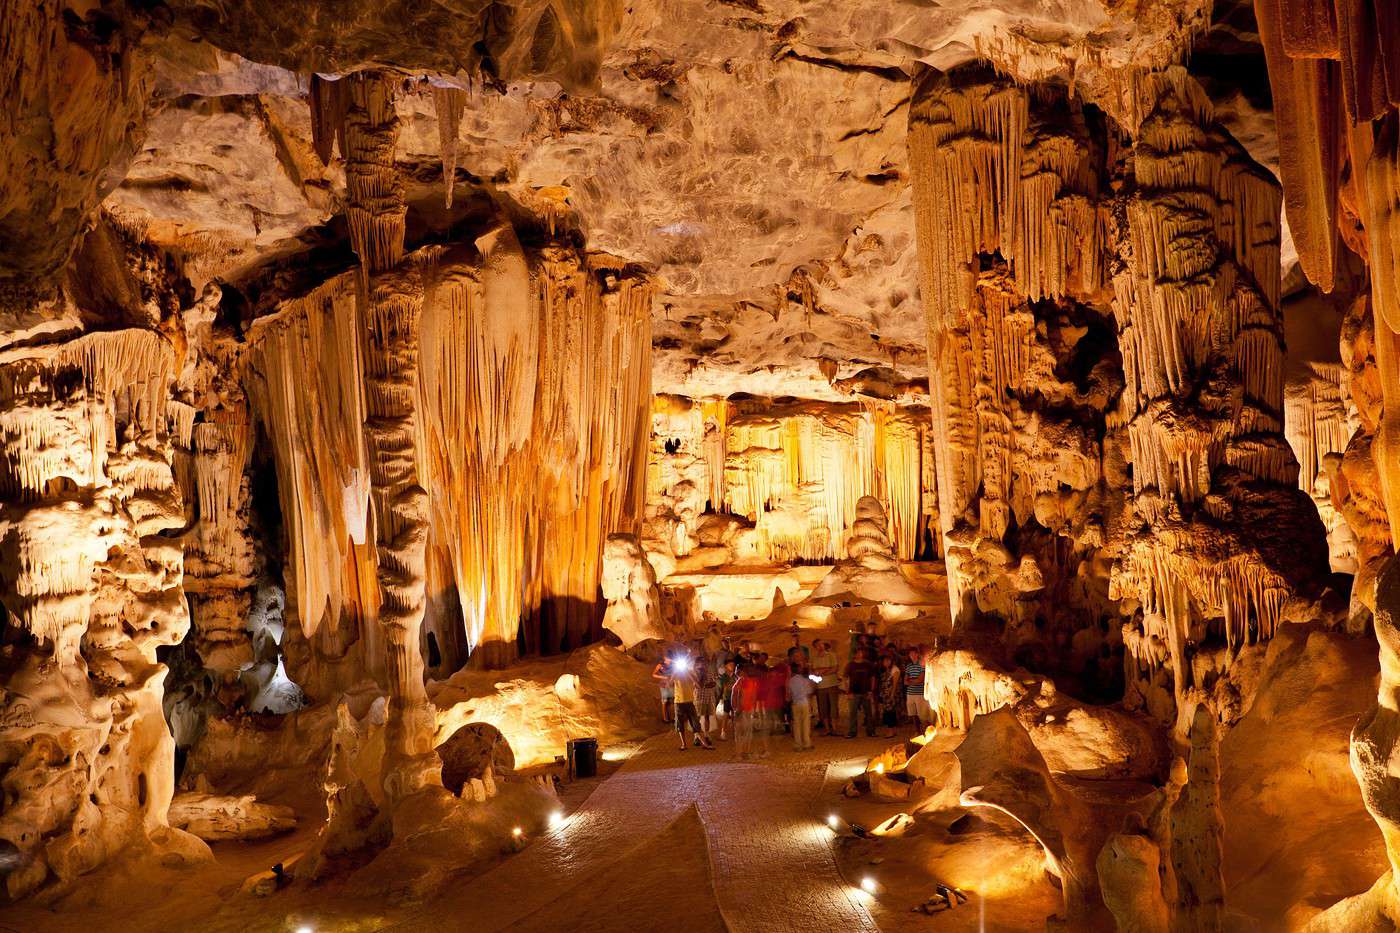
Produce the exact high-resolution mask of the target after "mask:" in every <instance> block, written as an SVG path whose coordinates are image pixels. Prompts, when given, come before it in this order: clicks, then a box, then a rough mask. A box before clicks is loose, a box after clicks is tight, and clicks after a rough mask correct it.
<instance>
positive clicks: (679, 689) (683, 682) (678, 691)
mask: <svg viewBox="0 0 1400 933" xmlns="http://www.w3.org/2000/svg"><path fill="white" fill-rule="evenodd" d="M696 686H697V682H696V676H695V671H693V670H691V669H690V665H688V664H682V663H679V661H677V662H675V663H673V664H672V665H671V690H672V693H673V695H674V697H675V701H676V734H677V735H679V736H680V739H681V751H685V750H686V749H687V748H688V745H687V744H686V740H685V730H686V727H687V726H689V727H690V731H691V734H692V735H693V736H694V737H695V738H697V739H699V740H700V744H701V745H703V746H704V747H705V748H714V747H715V746H714V743H712V742H711V741H710V737H709V736H708V735H704V734H703V733H702V732H701V729H700V715H699V714H698V713H697V712H696V710H695V694H696Z"/></svg>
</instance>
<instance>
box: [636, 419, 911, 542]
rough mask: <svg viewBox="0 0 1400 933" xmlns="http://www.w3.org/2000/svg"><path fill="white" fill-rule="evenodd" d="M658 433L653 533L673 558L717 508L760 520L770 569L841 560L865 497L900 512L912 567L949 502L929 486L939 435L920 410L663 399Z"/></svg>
mask: <svg viewBox="0 0 1400 933" xmlns="http://www.w3.org/2000/svg"><path fill="white" fill-rule="evenodd" d="M652 426H653V432H654V433H653V441H652V449H651V460H650V466H649V468H648V469H649V473H648V478H649V483H648V487H647V496H648V505H647V525H648V529H649V530H648V537H649V538H650V539H651V540H653V541H654V542H655V543H656V545H658V546H660V547H663V548H665V549H668V550H669V552H670V555H671V556H674V557H677V558H681V557H686V556H688V555H689V554H691V553H692V551H694V550H695V548H696V547H697V546H698V533H699V528H700V524H701V521H702V520H703V519H704V517H705V515H706V513H707V511H708V512H709V513H714V514H729V515H734V516H739V517H741V518H743V519H745V520H746V521H748V522H750V523H752V526H753V535H752V536H751V537H752V543H751V546H752V547H754V548H756V549H757V550H758V552H759V554H758V556H759V557H760V558H761V559H763V560H765V561H767V562H770V563H784V562H788V561H828V560H832V559H835V558H838V557H841V556H842V555H843V554H844V553H845V548H846V540H847V538H848V537H849V535H850V533H851V531H852V529H853V528H854V526H855V523H856V521H857V520H858V517H859V516H858V505H857V504H858V502H859V501H860V499H861V497H863V496H871V497H873V498H875V499H876V500H878V501H879V502H880V503H881V505H882V507H883V508H884V509H885V511H886V513H887V514H888V516H889V519H890V523H891V525H890V528H889V530H888V533H889V535H890V537H891V538H892V541H893V544H894V548H895V552H896V553H897V554H898V556H899V558H900V559H902V560H911V559H913V558H914V557H915V556H916V554H918V553H919V552H920V550H921V548H923V547H924V545H923V542H924V539H925V533H926V531H927V529H928V526H929V518H930V515H931V514H933V513H935V512H936V510H937V502H936V497H935V496H934V495H933V494H932V490H931V489H926V488H925V485H926V484H925V476H926V471H928V470H929V467H930V464H927V463H926V462H925V454H926V448H927V446H928V433H929V432H928V427H927V422H926V419H925V416H924V414H923V412H922V411H920V410H919V409H917V408H910V407H900V406H897V405H895V404H893V403H890V402H887V401H884V400H881V399H868V400H865V401H862V402H859V403H846V404H841V403H821V402H782V401H778V402H774V401H772V400H767V399H753V398H731V399H727V400H725V399H708V400H701V401H689V400H686V399H682V398H679V397H674V396H661V397H658V399H657V401H656V403H655V407H654V411H653V425H652ZM930 485H931V484H930ZM748 556H749V555H747V554H739V553H735V554H731V555H730V556H729V558H728V560H730V561H733V560H735V559H736V558H747V557H748Z"/></svg>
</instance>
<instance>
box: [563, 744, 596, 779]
mask: <svg viewBox="0 0 1400 933" xmlns="http://www.w3.org/2000/svg"><path fill="white" fill-rule="evenodd" d="M568 750H569V777H570V778H573V779H574V780H577V779H579V778H591V777H596V776H597V775H598V740H597V739H592V738H589V739H569V746H568Z"/></svg>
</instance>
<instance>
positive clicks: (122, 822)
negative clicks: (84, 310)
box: [0, 329, 197, 897]
mask: <svg viewBox="0 0 1400 933" xmlns="http://www.w3.org/2000/svg"><path fill="white" fill-rule="evenodd" d="M176 359H177V357H176V351H175V349H174V348H173V347H172V346H171V344H170V342H169V341H168V340H167V339H165V338H164V337H163V336H162V335H160V334H158V333H156V332H155V331H152V330H140V329H125V330H116V331H109V332H106V333H94V334H90V335H86V336H83V337H79V338H77V339H75V340H71V341H68V342H67V343H64V344H61V345H44V346H40V347H35V348H30V349H25V350H19V351H12V352H11V353H9V354H8V356H7V358H6V359H5V360H4V361H3V364H0V382H3V386H4V397H5V405H4V413H3V415H0V438H2V439H3V442H4V448H3V457H0V473H3V475H0V488H3V490H4V495H5V498H6V505H5V508H4V511H3V515H0V566H3V568H4V571H5V572H4V573H3V575H0V576H2V577H3V579H4V586H3V589H0V601H3V602H4V605H5V609H6V610H7V612H8V614H9V623H8V625H7V627H8V628H10V629H11V631H12V632H13V634H14V639H13V641H11V638H10V637H8V636H7V639H6V641H7V643H8V644H7V647H6V649H5V656H4V658H5V660H4V671H5V672H4V692H3V703H0V707H3V709H2V710H0V721H3V722H4V723H5V728H4V730H3V732H0V761H3V762H4V763H5V766H6V767H5V779H4V781H5V788H6V795H7V801H6V806H5V811H4V814H3V816H0V838H3V839H5V840H7V841H8V842H10V843H12V844H13V845H14V846H15V847H16V848H17V849H18V851H19V856H20V864H19V866H18V867H17V868H16V869H15V870H13V871H11V872H10V873H9V874H8V876H7V878H6V885H7V888H8V891H9V894H10V896H12V897H15V896H20V895H23V894H26V893H28V892H30V891H32V890H34V889H35V888H37V887H39V886H40V885H42V884H44V883H46V882H48V881H56V882H58V883H60V884H63V883H68V882H71V881H73V879H75V878H76V877H77V876H78V875H80V874H82V873H83V872H86V871H89V870H90V869H92V868H94V867H95V866H96V865H98V864H99V863H101V862H103V861H105V860H107V859H109V858H112V857H114V856H116V855H118V854H123V853H125V854H129V855H135V854H139V853H140V852H141V851H143V850H145V849H147V848H149V844H150V842H156V843H159V844H167V845H168V844H173V843H177V842H178V840H177V839H176V838H175V835H176V834H174V833H173V831H172V830H170V829H169V828H168V827H167V824H166V808H167V807H168V806H169V804H170V799H171V795H172V794H173V792H174V763H173V755H174V748H175V746H174V742H173V740H172V739H171V736H170V732H169V730H168V729H167V728H166V724H165V720H164V717H163V716H162V710H161V684H162V681H163V680H164V678H165V673H166V669H165V667H164V666H163V665H162V664H160V663H158V662H157V661H156V649H157V648H160V647H163V646H167V645H173V644H176V643H178V642H179V641H180V640H181V639H182V638H184V636H185V632H186V630H187V629H188V627H189V616H188V612H187V609H186V605H185V598H184V594H183V592H182V591H181V571H182V565H183V552H182V547H181V542H180V540H179V538H178V537H176V536H175V535H176V534H178V530H179V529H180V527H181V526H182V524H183V521H184V515H183V512H182V510H181V507H180V498H179V493H178V491H177V489H176V487H175V482H174V477H173V476H172V474H171V469H170V460H169V458H170V438H169V436H168V435H167V434H166V432H165V399H166V398H167V397H168V393H169V391H170V384H171V381H172V379H173V377H174V368H175V362H176ZM184 849H185V851H186V852H192V851H197V850H191V849H190V848H189V847H188V846H185V847H184Z"/></svg>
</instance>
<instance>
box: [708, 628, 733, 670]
mask: <svg viewBox="0 0 1400 933" xmlns="http://www.w3.org/2000/svg"><path fill="white" fill-rule="evenodd" d="M735 657H737V655H735V654H734V644H733V642H732V641H730V639H729V636H728V635H725V636H724V637H723V638H721V639H720V640H719V650H718V651H716V652H715V656H714V658H713V660H714V662H715V672H716V673H723V672H724V666H725V664H727V663H728V662H729V661H730V659H732V658H735Z"/></svg>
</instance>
